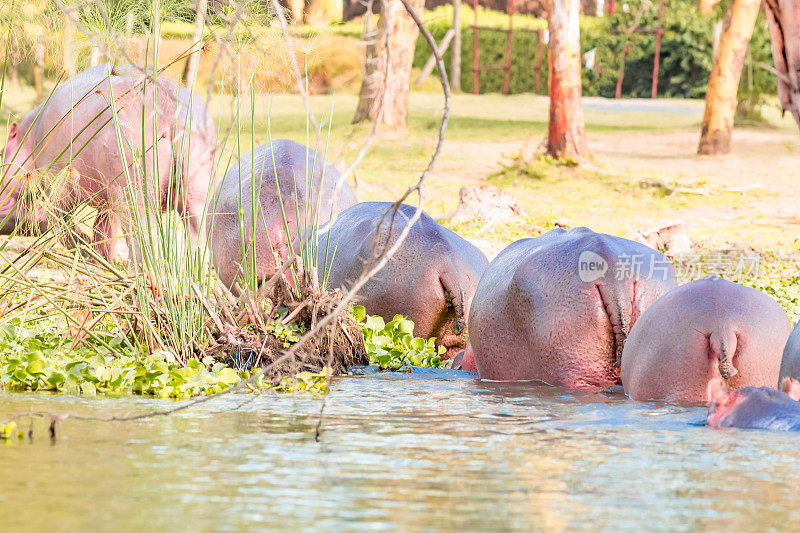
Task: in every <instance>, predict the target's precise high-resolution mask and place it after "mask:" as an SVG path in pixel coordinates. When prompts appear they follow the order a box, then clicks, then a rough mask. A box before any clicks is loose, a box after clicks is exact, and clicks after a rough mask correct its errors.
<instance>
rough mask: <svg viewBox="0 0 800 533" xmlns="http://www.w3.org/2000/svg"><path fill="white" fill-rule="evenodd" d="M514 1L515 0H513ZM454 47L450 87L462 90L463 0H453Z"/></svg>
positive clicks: (451, 57)
mask: <svg viewBox="0 0 800 533" xmlns="http://www.w3.org/2000/svg"><path fill="white" fill-rule="evenodd" d="M512 1H513V0H512ZM453 31H454V32H455V35H453V44H452V46H453V49H452V55H451V56H450V59H451V62H450V88H452V89H453V90H454V91H460V90H461V0H453Z"/></svg>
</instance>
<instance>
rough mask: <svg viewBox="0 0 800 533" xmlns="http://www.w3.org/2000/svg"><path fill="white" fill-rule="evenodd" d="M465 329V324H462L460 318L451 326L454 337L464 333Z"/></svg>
mask: <svg viewBox="0 0 800 533" xmlns="http://www.w3.org/2000/svg"><path fill="white" fill-rule="evenodd" d="M466 327H467V323H466V322H464V321H463V320H462V319H460V318H459V319H456V322H455V324H453V333H454V334H456V335H461V333H463V332H464V329H466Z"/></svg>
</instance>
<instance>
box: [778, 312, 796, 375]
mask: <svg viewBox="0 0 800 533" xmlns="http://www.w3.org/2000/svg"><path fill="white" fill-rule="evenodd" d="M786 378H794V379H796V380H800V322H798V323H797V324H796V325H795V327H794V329H793V330H792V333H791V335H789V339H788V340H787V341H786V346H785V347H784V348H783V357H782V358H781V370H780V373H779V375H778V382H779V383H783V380H784V379H786Z"/></svg>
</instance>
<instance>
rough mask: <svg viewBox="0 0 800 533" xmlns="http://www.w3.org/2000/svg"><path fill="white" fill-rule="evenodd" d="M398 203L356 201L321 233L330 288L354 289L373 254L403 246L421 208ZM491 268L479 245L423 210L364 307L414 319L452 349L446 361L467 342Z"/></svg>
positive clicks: (322, 268)
mask: <svg viewBox="0 0 800 533" xmlns="http://www.w3.org/2000/svg"><path fill="white" fill-rule="evenodd" d="M396 205H397V204H393V203H390V202H363V203H359V204H356V205H354V206H353V207H351V208H349V209H348V210H346V211H343V212H342V213H340V214H339V217H338V218H337V219H336V221H335V222H334V223H333V224H332V225H331V227H330V228H329V230H328V231H327V232H325V233H322V234H320V235H319V236H318V242H319V244H318V249H319V255H318V262H317V271H318V273H319V274H318V275H319V276H320V277H323V276H324V277H326V278H327V280H328V286H330V287H335V288H340V287H341V288H344V289H349V288H350V287H351V286H352V284H353V282H355V281H356V280H357V279H358V278H359V277H360V276H361V275H362V274H363V273H364V271H365V266H367V265H368V264H370V260H371V258H372V257H373V250H377V251H383V250H386V249H388V248H389V247H390V246H391V245H392V244H394V243H395V242H396V241H397V238H398V237H399V235H400V233H401V232H402V231H403V229H404V228H406V227H407V225H408V221H409V220H410V219H411V217H412V216H413V215H414V213H415V211H416V209H417V208H416V207H414V206H411V205H406V204H400V205H399V206H397V207H396ZM390 227H391V232H390ZM326 252H327V253H326ZM488 264H489V261H488V260H487V259H486V256H485V255H484V254H483V252H481V251H480V250H479V249H478V248H477V247H476V246H474V245H473V244H471V243H469V242H468V241H467V240H465V239H464V238H462V237H461V236H459V235H457V234H455V233H453V232H452V231H450V230H449V229H447V228H445V227H444V226H442V225H440V224H438V223H437V222H436V221H435V220H433V219H432V218H431V217H430V216H429V215H428V214H426V213H424V212H423V213H422V214H421V216H420V218H419V220H417V222H416V223H415V224H414V225H413V226H412V227H411V229H410V231H409V233H408V236H407V237H406V239H405V241H404V242H403V244H402V246H401V247H400V248H399V249H398V250H397V252H396V253H395V254H394V256H392V258H391V259H390V260H389V262H388V263H387V264H386V266H385V267H384V268H383V269H382V270H381V271H380V272H378V274H377V275H375V276H374V277H373V278H372V279H370V280H369V281H368V282H367V283H366V284H365V285H364V286H363V287H362V288H361V289H360V290H359V291H358V302H359V303H360V304H361V305H363V306H364V307H365V308H366V310H367V312H368V313H370V314H374V315H380V316H382V317H383V318H384V319H385V320H391V319H392V318H393V317H394V316H395V315H403V316H405V317H408V318H409V319H410V320H411V321H412V322H414V335H415V336H417V337H422V338H426V339H427V338H431V337H436V344H437V345H438V346H444V347H445V350H446V351H445V353H444V354H443V356H442V357H443V358H444V359H450V358H452V357H453V356H454V355H455V354H456V352H458V351H459V350H461V349H463V348H464V347H465V345H466V342H467V338H468V330H467V317H468V316H469V310H470V306H471V304H472V296H473V294H474V293H475V289H476V288H477V286H478V281H479V280H480V277H481V275H482V274H483V271H484V269H485V268H486V265H488Z"/></svg>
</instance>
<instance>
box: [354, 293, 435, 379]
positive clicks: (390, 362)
mask: <svg viewBox="0 0 800 533" xmlns="http://www.w3.org/2000/svg"><path fill="white" fill-rule="evenodd" d="M353 315H354V316H355V318H356V320H358V321H359V322H360V323H361V331H363V332H364V345H365V346H366V348H367V355H368V356H369V362H370V364H373V365H378V366H380V367H381V368H382V369H388V370H400V369H401V368H403V367H406V366H422V367H428V368H442V366H443V364H442V354H443V353H444V352H445V351H446V350H445V347H444V346H439V347H438V348H437V347H436V344H435V342H436V339H435V338H430V339H422V338H419V337H414V323H413V322H412V321H411V320H408V319H407V318H405V317H404V316H402V315H395V316H394V318H393V319H392V320H390V321H389V322H384V320H383V318H381V317H379V316H367V312H366V309H364V307H362V306H356V307H354V308H353Z"/></svg>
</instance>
